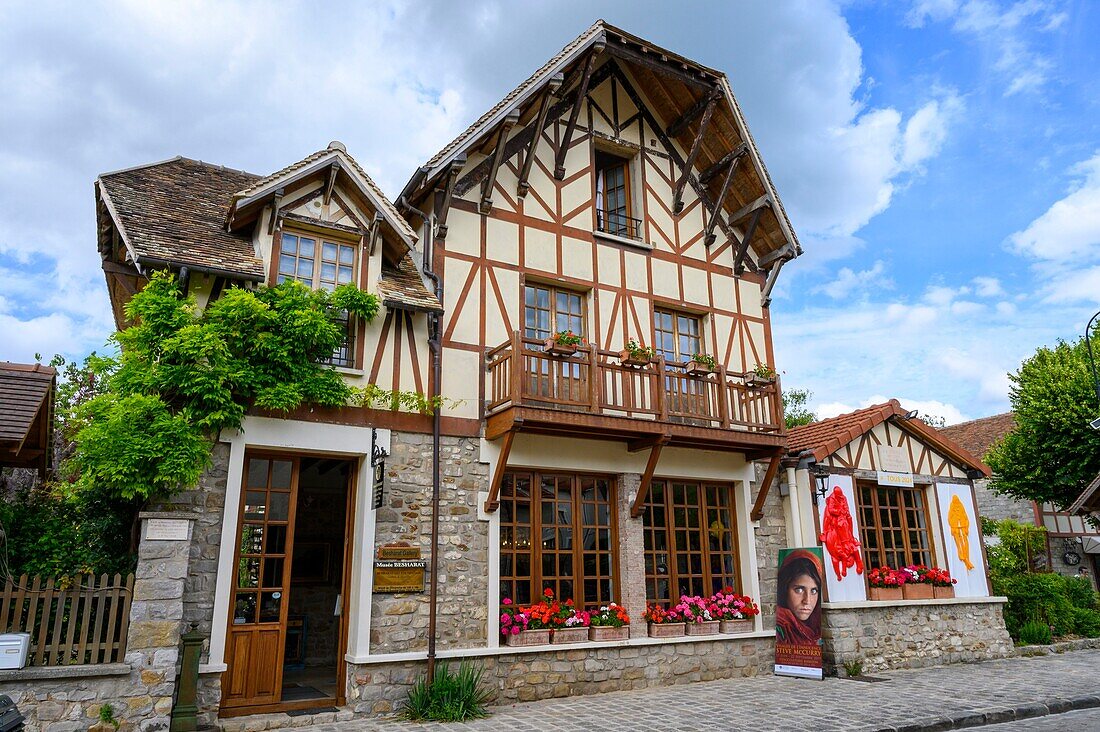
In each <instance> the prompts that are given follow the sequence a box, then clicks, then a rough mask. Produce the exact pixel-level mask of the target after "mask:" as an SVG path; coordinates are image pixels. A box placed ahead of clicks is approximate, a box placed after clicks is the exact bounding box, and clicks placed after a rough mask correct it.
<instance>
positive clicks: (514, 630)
mask: <svg viewBox="0 0 1100 732" xmlns="http://www.w3.org/2000/svg"><path fill="white" fill-rule="evenodd" d="M512 635H519V626H518V625H513V626H512Z"/></svg>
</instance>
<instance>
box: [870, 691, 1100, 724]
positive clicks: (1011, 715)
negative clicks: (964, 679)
mask: <svg viewBox="0 0 1100 732" xmlns="http://www.w3.org/2000/svg"><path fill="white" fill-rule="evenodd" d="M1097 707H1100V696H1078V697H1074V698H1072V699H1048V700H1046V701H1042V702H1028V703H1026V704H1018V705H1016V706H1014V707H1003V708H1001V709H989V710H984V711H980V712H962V713H960V714H958V715H954V716H947V717H936V718H933V719H925V720H917V721H913V722H911V723H908V724H903V725H900V726H897V727H890V726H887V727H877V728H875V730H874V732H943V730H952V729H968V728H972V727H984V726H986V725H988V724H1000V723H1002V722H1018V721H1020V720H1024V719H1034V718H1036V717H1046V716H1048V715H1052V714H1064V713H1065V712H1074V711H1078V710H1080V709H1095V708H1097Z"/></svg>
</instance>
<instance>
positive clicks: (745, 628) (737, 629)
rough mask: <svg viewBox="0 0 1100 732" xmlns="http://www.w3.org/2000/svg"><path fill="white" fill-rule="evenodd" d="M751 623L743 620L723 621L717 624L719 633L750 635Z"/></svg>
mask: <svg viewBox="0 0 1100 732" xmlns="http://www.w3.org/2000/svg"><path fill="white" fill-rule="evenodd" d="M752 626H753V622H752V621H751V620H749V619H748V618H746V619H744V620H723V621H721V622H720V623H719V624H718V632H719V633H751V632H752Z"/></svg>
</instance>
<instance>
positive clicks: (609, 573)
mask: <svg viewBox="0 0 1100 732" xmlns="http://www.w3.org/2000/svg"><path fill="white" fill-rule="evenodd" d="M96 191H97V205H98V220H99V246H100V250H101V253H102V254H103V257H104V264H103V268H104V271H105V273H106V277H107V280H108V285H109V289H110V292H111V296H112V302H113V304H114V307H115V313H116V318H117V319H118V321H119V325H120V326H124V325H125V323H124V321H123V318H124V316H123V313H122V305H123V304H124V303H125V302H126V300H127V299H128V298H129V297H130V296H131V295H132V294H133V293H134V292H135V291H136V289H137V288H139V287H140V286H141V284H142V282H143V280H144V278H145V277H147V276H148V273H149V271H150V270H152V269H158V268H164V267H168V268H171V269H172V270H174V271H176V272H178V274H179V278H180V280H181V282H182V283H183V284H184V287H185V288H186V289H187V291H188V292H190V293H192V294H194V295H195V296H196V299H197V302H198V303H199V305H200V306H202V305H203V304H204V303H206V302H209V301H210V300H212V299H214V298H217V297H218V296H219V294H220V293H221V292H223V291H224V290H225V288H227V287H230V286H246V287H249V286H256V285H260V284H268V285H271V284H275V283H278V282H281V281H283V280H284V279H286V278H293V279H297V280H299V281H301V282H303V283H305V284H307V285H309V286H311V287H317V288H322V287H330V288H331V287H333V286H335V285H336V284H339V283H344V282H354V283H356V284H358V285H359V286H360V287H361V288H362V289H364V290H366V291H369V292H374V293H376V294H378V295H379V297H380V299H381V302H382V305H383V309H382V313H381V314H380V317H379V318H378V319H377V320H376V321H375V322H374V323H372V324H369V325H368V324H365V323H358V322H354V320H352V321H351V322H348V323H346V328H347V340H346V343H345V345H344V347H342V348H341V349H340V350H339V351H337V352H336V353H335V354H334V355H333V358H332V361H331V365H332V366H333V367H334V368H336V369H338V370H339V371H340V372H341V373H342V374H344V375H345V376H346V378H347V379H349V380H351V381H352V382H353V383H356V384H367V383H374V384H378V385H380V386H383V387H385V388H387V389H404V390H415V391H419V392H422V393H425V394H429V395H436V394H438V395H442V396H443V397H444V398H445V399H446V400H447V402H446V405H445V406H444V407H443V408H442V409H441V410H440V411H439V413H438V414H436V415H422V414H409V413H404V412H385V411H378V410H372V409H363V408H351V407H349V408H343V409H336V410H322V409H302V410H299V411H298V412H296V413H291V414H261V413H254V414H250V415H249V416H248V418H247V419H246V421H245V424H244V428H243V430H242V431H241V432H240V433H239V434H235V435H223V437H222V441H221V442H220V443H219V444H218V445H217V446H216V448H215V453H214V465H213V467H212V468H211V469H210V470H209V471H207V473H206V474H205V476H204V477H203V479H202V481H201V482H200V485H199V486H198V487H197V488H196V489H194V490H191V491H188V492H186V493H184V494H181V495H180V496H178V497H176V498H174V499H173V500H171V501H169V502H166V504H165V505H164V506H161V507H159V508H161V509H163V510H165V511H169V510H174V511H177V512H182V513H183V514H185V515H188V516H190V517H191V518H192V519H193V521H194V524H195V525H194V529H193V532H192V535H191V537H192V538H191V541H192V544H193V546H192V561H191V566H190V569H189V576H188V594H187V597H186V600H185V611H184V614H185V618H184V620H185V621H186V622H189V623H190V622H193V623H196V624H197V625H198V627H199V629H200V630H201V631H202V632H204V633H205V634H207V635H208V636H209V641H208V644H207V645H206V646H205V647H204V652H203V657H202V665H201V668H200V671H201V676H202V680H201V688H202V705H203V709H204V713H205V714H207V715H208V716H209V715H213V714H221V715H222V716H225V717H229V716H234V715H240V714H247V713H252V712H259V711H273V710H275V711H280V710H281V711H286V710H291V709H295V708H309V707H316V706H319V705H320V706H324V705H326V704H328V705H332V704H336V705H344V704H347V705H349V706H350V707H351V708H352V709H354V710H355V711H359V712H366V713H385V712H389V711H393V710H394V709H395V708H396V706H397V705H398V704H399V702H400V700H401V699H402V698H403V697H404V694H405V693H406V691H407V688H408V685H409V684H410V683H411V682H412V680H414V679H415V678H416V676H417V675H418V674H419V673H421V672H422V671H423V670H424V668H425V664H426V663H427V662H428V660H429V657H430V658H431V659H432V660H433V662H434V659H435V658H440V659H446V658H459V657H479V658H481V659H482V663H483V664H484V666H485V668H486V671H487V676H488V678H489V679H491V681H492V683H493V684H494V686H496V688H497V689H498V691H499V693H500V698H501V700H509V699H521V700H523V699H534V698H543V697H549V696H556V695H562V694H576V693H582V692H587V691H599V690H608V689H614V688H637V687H643V686H650V685H657V684H667V683H677V682H682V681H687V680H691V679H700V678H702V679H707V678H720V677H729V676H735V675H747V674H754V673H758V672H761V671H763V670H764V669H766V668H768V667H769V665H770V662H771V643H772V640H771V639H772V636H773V635H774V633H773V632H772V631H771V630H769V629H768V622H766V621H765V620H764V618H763V617H759V618H757V619H756V621H755V626H754V628H753V629H752V631H751V632H749V633H747V634H743V635H740V636H719V637H715V638H709V639H695V638H685V639H679V640H671V641H666V642H657V641H656V640H655V639H650V638H647V637H646V629H645V626H644V624H643V623H642V621H641V614H642V611H643V609H644V608H645V606H646V603H647V602H664V601H669V600H676V599H677V598H678V597H679V596H680V595H681V594H710V593H712V592H714V591H716V590H718V589H720V588H722V587H725V586H731V587H734V588H737V589H738V590H740V591H741V592H742V593H744V594H748V595H750V596H752V597H754V598H756V599H757V600H763V601H765V602H767V601H770V600H771V595H772V594H773V593H774V576H775V571H774V561H775V553H776V550H777V549H778V548H779V547H781V546H784V545H785V543H786V529H785V522H784V520H783V515H784V513H783V511H784V509H783V503H782V500H781V498H780V496H779V495H778V492H769V491H768V489H767V488H768V486H770V485H771V483H772V478H773V477H774V475H775V474H776V470H777V469H778V467H779V460H780V458H781V457H782V455H783V454H784V453H785V451H786V434H785V430H784V427H783V415H782V407H781V400H780V394H779V385H778V383H776V379H775V377H774V368H775V367H776V364H775V359H774V354H773V350H772V337H771V327H772V325H771V318H770V309H769V299H770V293H771V291H772V288H773V286H774V285H775V282H776V278H777V276H778V275H779V272H780V270H781V268H782V267H783V266H784V264H785V263H786V262H789V261H790V260H792V259H793V258H795V257H796V256H798V255H799V254H800V251H801V250H800V247H799V244H798V240H797V238H796V236H795V234H794V231H793V229H792V227H791V224H790V222H789V220H788V218H787V215H786V213H785V212H784V209H783V205H782V203H781V201H780V198H779V195H778V193H777V192H776V190H775V188H774V186H773V184H772V181H771V179H770V177H769V175H768V171H767V168H766V167H765V166H764V163H763V160H762V159H761V156H760V152H759V150H758V148H757V146H756V144H755V142H754V141H753V138H752V136H751V134H750V133H749V130H748V128H747V125H746V123H745V119H744V116H743V114H742V112H741V110H740V108H739V107H738V104H737V101H736V99H735V98H734V96H733V93H732V91H731V89H730V85H729V82H728V79H727V78H726V76H725V75H724V74H723V73H721V72H719V71H716V70H713V69H709V68H706V67H704V66H702V65H700V64H697V63H695V62H693V61H691V60H689V59H687V58H684V57H682V56H679V55H677V54H675V53H673V52H671V51H667V50H663V49H660V48H657V47H655V46H653V45H652V44H650V43H648V42H646V41H644V40H642V39H639V38H636V37H634V36H631V35H630V34H628V33H626V32H624V31H622V30H619V29H617V28H614V27H612V26H610V25H608V24H606V23H604V22H602V21H600V22H597V23H596V24H594V25H593V26H592V27H591V28H589V29H588V30H586V31H585V32H584V33H582V34H581V35H580V36H579V37H577V38H576V39H575V40H573V41H572V42H570V43H569V44H568V45H567V46H566V47H565V48H564V49H563V50H562V51H561V52H560V53H559V54H557V55H556V56H554V57H553V58H552V59H550V60H549V61H548V62H547V63H546V64H545V65H544V66H543V67H542V68H541V69H539V70H538V71H537V72H535V73H534V74H533V75H532V76H531V77H530V78H529V79H527V80H526V81H524V82H523V83H522V84H520V85H519V86H518V87H517V88H516V89H515V90H513V91H512V92H510V93H508V94H507V95H506V96H505V97H504V98H503V99H502V100H501V101H500V102H499V103H498V104H497V105H495V106H494V107H493V108H492V109H490V110H489V111H488V112H486V113H485V114H484V115H483V116H482V117H480V118H479V119H478V120H477V121H476V122H474V123H473V124H472V125H471V126H470V127H469V128H468V129H467V130H466V131H465V132H463V133H462V134H461V135H459V136H458V137H457V138H456V139H455V140H454V141H453V142H451V143H450V144H448V145H447V146H446V147H445V148H444V149H443V150H441V151H440V152H439V153H438V154H437V155H435V156H434V157H433V158H432V159H431V160H429V161H428V162H427V163H426V164H425V165H424V166H422V167H421V168H420V169H418V170H417V171H416V172H415V174H414V175H413V176H412V177H411V179H410V180H409V181H408V183H407V184H406V185H405V187H404V189H403V190H402V191H401V192H400V194H399V196H397V198H396V201H395V204H391V203H390V201H389V200H387V198H386V196H385V195H384V194H383V193H382V192H381V191H380V190H379V189H378V187H377V186H376V185H375V184H374V183H373V182H372V181H371V179H370V177H369V176H368V175H367V174H366V173H365V172H364V171H363V169H362V168H361V167H360V166H359V165H358V164H357V163H356V161H355V160H354V159H353V158H352V157H351V156H350V155H349V154H348V153H347V151H346V150H345V149H344V147H343V146H342V145H340V144H339V143H332V144H331V145H329V146H328V148H326V149H324V150H320V151H319V152H317V153H314V154H313V155H310V156H308V157H306V158H305V159H303V160H301V161H299V162H297V163H294V164H293V165H290V166H288V167H286V168H284V169H283V170H280V171H278V172H276V173H273V174H271V175H267V176H258V175H252V174H248V173H243V172H240V171H236V170H231V169H228V168H223V167H218V166H214V165H209V164H206V163H201V162H197V161H193V160H187V159H184V158H177V159H174V160H169V161H165V162H162V163H155V164H151V165H146V166H140V167H138V168H133V169H129V170H124V171H119V172H116V173H110V174H104V175H102V176H101V177H100V178H99V180H98V181H97V184H96ZM562 332H572V333H573V334H575V335H576V336H579V338H580V339H581V343H580V345H579V346H578V347H577V348H576V349H575V351H573V350H572V349H570V348H560V347H557V345H556V344H555V342H554V341H555V338H556V337H557V336H558V334H560V333H562ZM631 341H633V342H634V344H636V345H637V347H638V348H636V349H634V353H633V354H632V353H624V351H626V350H627V349H628V344H630V342H631ZM641 349H652V351H651V352H644V351H643V350H641ZM383 463H384V467H382V465H383ZM376 472H377V473H378V475H377V476H376V475H375V473H376ZM376 478H377V479H376ZM433 495H434V496H437V498H435V499H434V500H433ZM433 548H434V549H436V550H437V551H436V553H435V554H434V558H435V569H434V571H430V572H426V573H425V577H424V578H423V579H421V580H417V581H415V582H413V586H402V585H401V584H400V582H399V583H397V585H395V584H394V578H393V576H392V573H389V574H387V571H388V570H392V569H394V568H395V565H397V566H396V568H404V569H405V570H407V569H408V568H409V566H411V567H412V568H413V569H414V570H415V569H416V567H417V566H419V565H418V564H417V561H418V560H417V557H422V558H423V559H424V560H425V561H428V559H429V557H432V556H433V554H432V550H433ZM394 557H400V558H403V559H404V560H405V561H407V562H409V563H411V564H407V565H401V564H400V562H394V561H390V560H392V559H394ZM407 574H408V573H407V572H406V573H405V575H404V576H406V580H405V581H406V584H407V582H408V580H407ZM421 587H423V589H424V591H423V592H418V591H416V590H418V589H420V588H421ZM547 588H550V589H553V590H554V591H555V593H556V594H557V596H558V597H560V598H563V599H564V598H572V599H573V600H574V601H575V602H576V604H577V605H582V606H585V607H598V606H600V605H602V604H606V603H607V602H609V601H615V602H618V603H620V604H622V605H624V606H625V607H626V608H627V610H628V611H629V612H630V613H631V615H632V617H633V619H634V623H633V624H632V626H631V627H632V630H631V633H630V639H629V640H626V641H617V642H614V643H610V644H608V643H604V644H582V645H580V646H575V647H573V649H572V650H570V651H569V652H568V653H567V652H565V651H562V650H560V649H559V647H557V646H550V647H535V648H524V649H515V648H511V647H505V646H503V645H502V643H501V642H500V640H499V616H500V608H501V607H502V604H503V603H504V602H505V600H506V599H508V600H511V601H513V602H517V603H527V602H530V601H532V600H533V599H535V598H536V597H537V596H538V595H540V594H541V593H542V592H543V591H544V590H545V589H547ZM433 597H434V598H436V599H437V603H435V604H433V602H432V598H433ZM433 607H434V611H433ZM685 644H687V645H685ZM578 651H579V652H578ZM672 659H675V660H676V662H675V663H669V662H668V661H670V660H672Z"/></svg>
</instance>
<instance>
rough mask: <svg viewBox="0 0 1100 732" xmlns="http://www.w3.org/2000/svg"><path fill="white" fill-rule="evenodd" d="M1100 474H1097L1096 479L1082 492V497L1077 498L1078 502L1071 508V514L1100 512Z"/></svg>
mask: <svg viewBox="0 0 1100 732" xmlns="http://www.w3.org/2000/svg"><path fill="white" fill-rule="evenodd" d="M1098 493H1100V473H1097V474H1096V477H1095V478H1093V479H1092V482H1091V483H1089V484H1088V485H1087V486H1086V487H1085V490H1083V491H1081V495H1079V496H1077V500H1076V501H1074V502H1073V503H1072V504H1071V505H1070V507H1069V509H1068V510H1069V512H1070V513H1096V512H1100V495H1097V494H1098Z"/></svg>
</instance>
